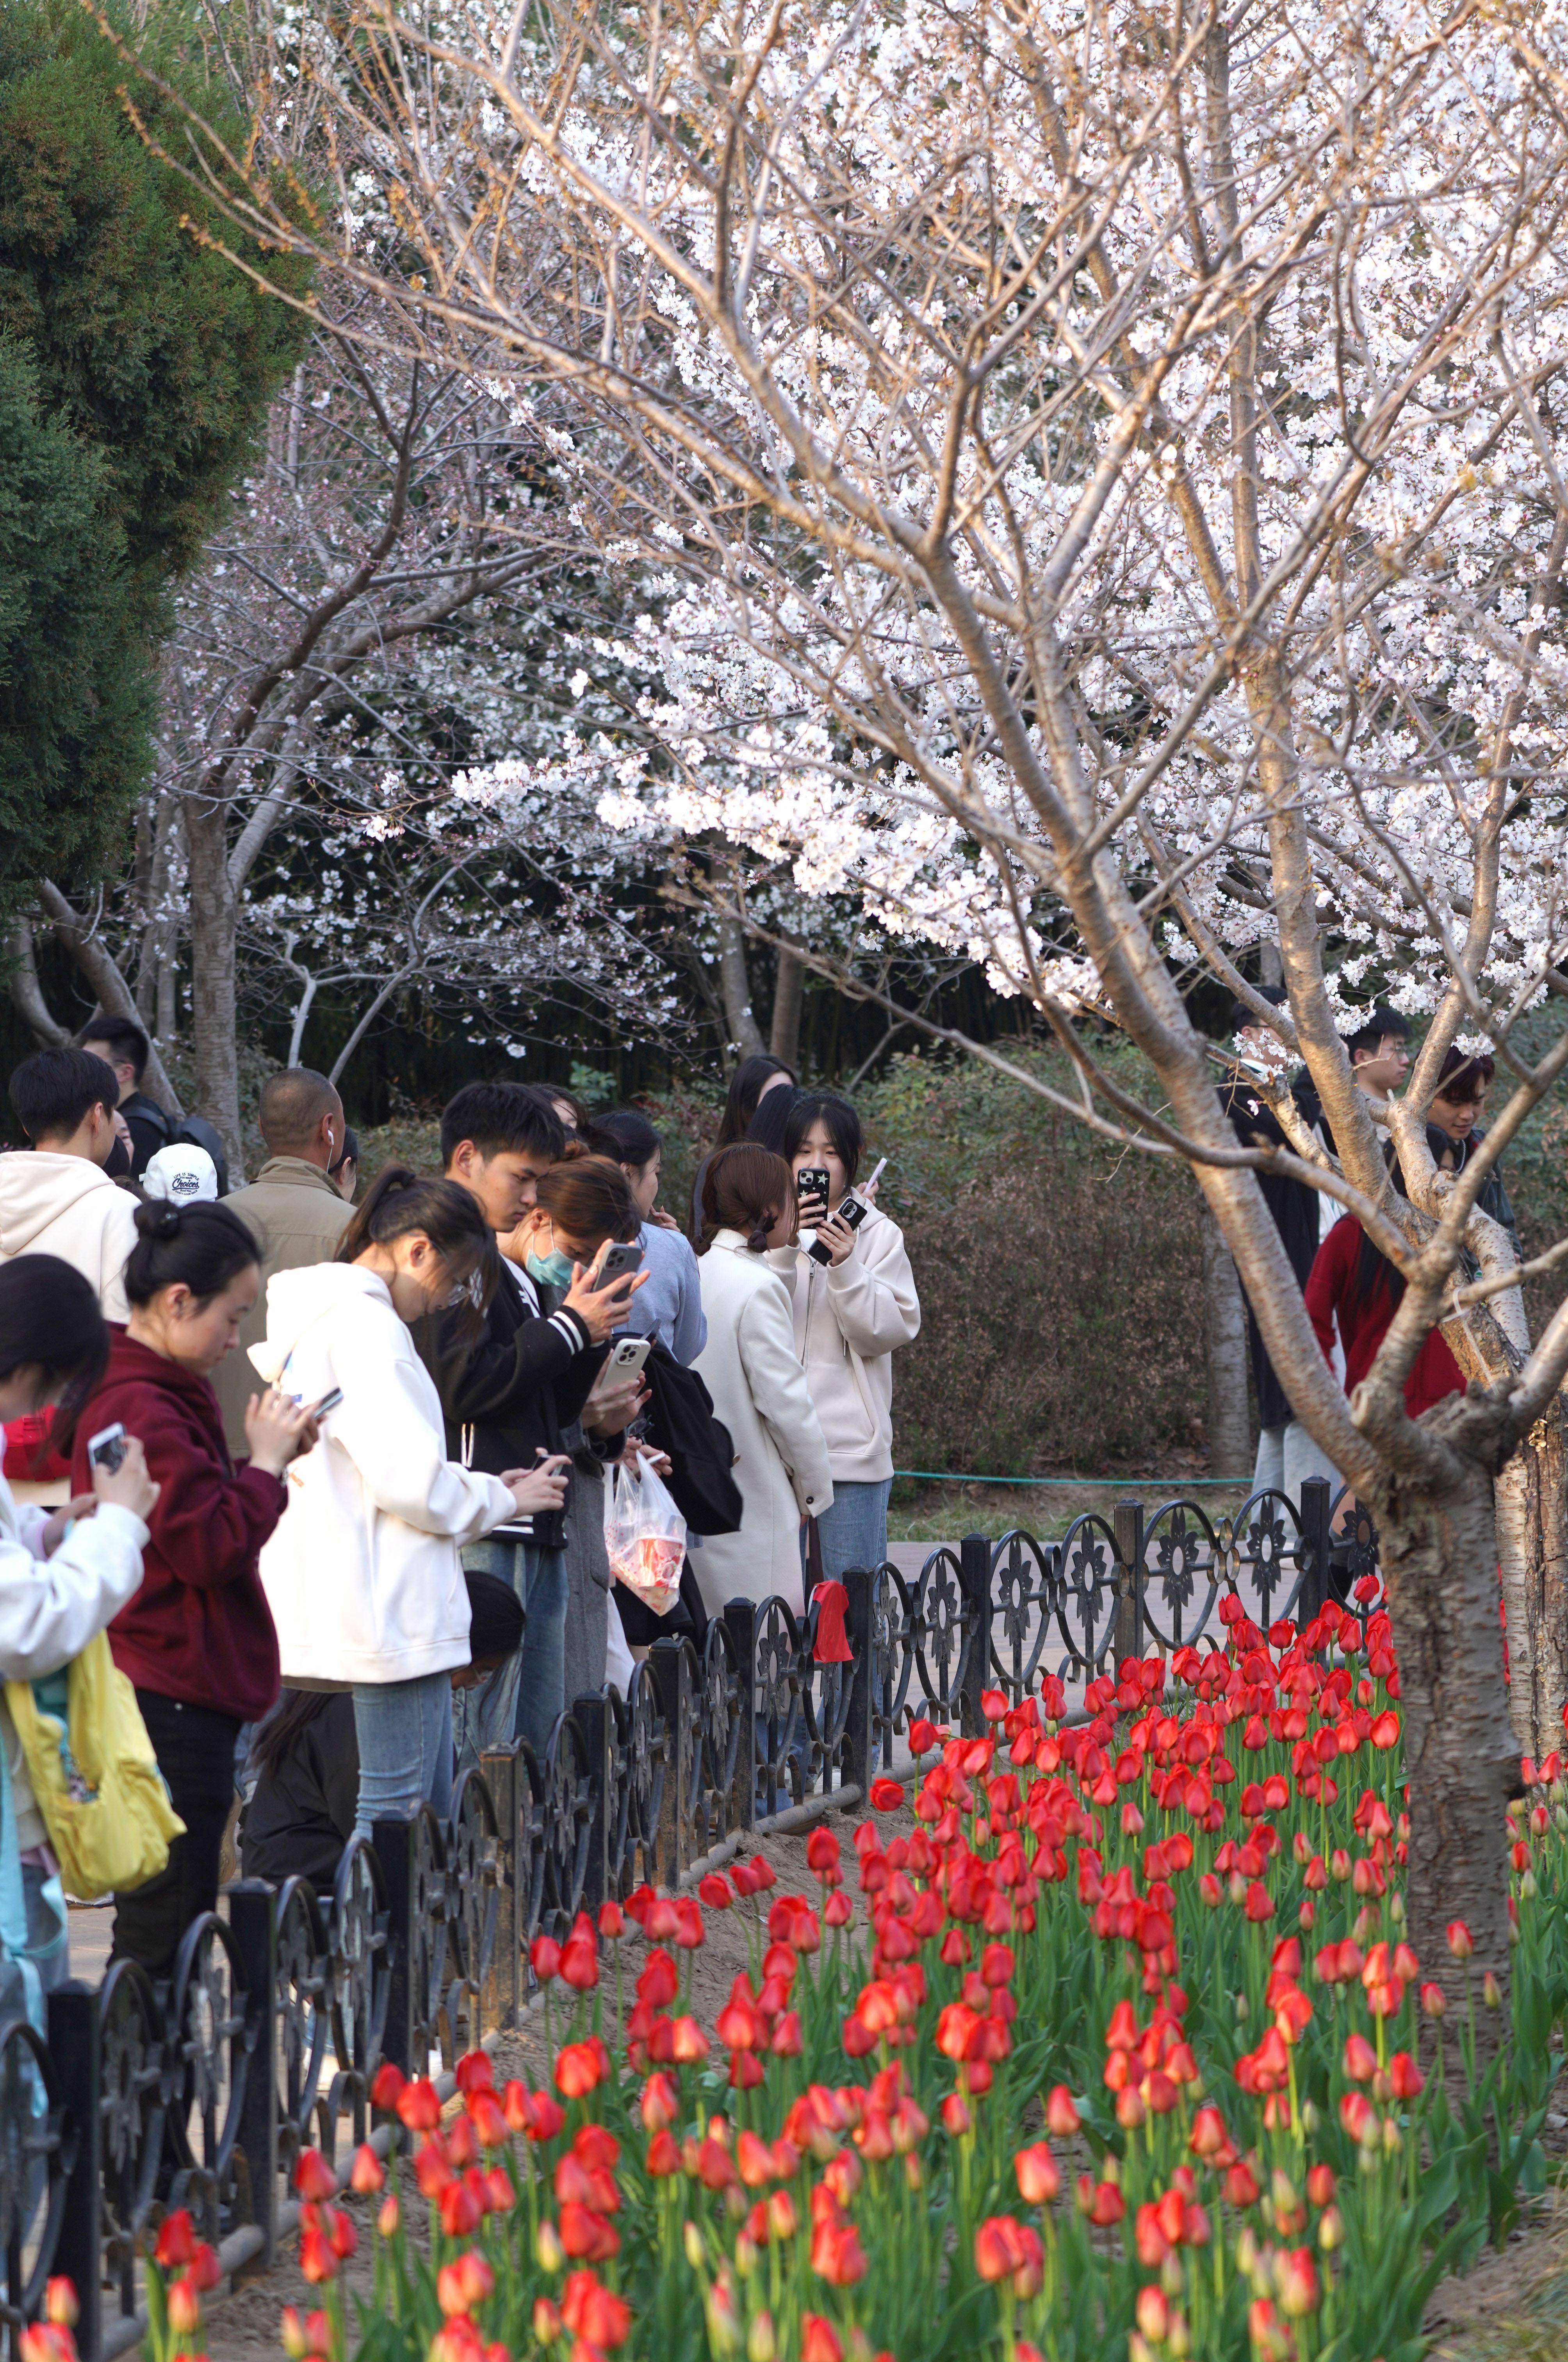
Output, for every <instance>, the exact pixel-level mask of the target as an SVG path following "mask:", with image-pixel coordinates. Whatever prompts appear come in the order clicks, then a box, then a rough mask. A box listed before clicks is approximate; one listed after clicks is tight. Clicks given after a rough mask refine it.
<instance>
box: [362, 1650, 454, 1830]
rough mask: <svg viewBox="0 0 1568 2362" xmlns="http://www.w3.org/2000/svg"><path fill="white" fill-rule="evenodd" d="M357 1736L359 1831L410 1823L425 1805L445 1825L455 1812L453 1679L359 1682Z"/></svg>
mask: <svg viewBox="0 0 1568 2362" xmlns="http://www.w3.org/2000/svg"><path fill="white" fill-rule="evenodd" d="M354 1735H355V1737H356V1739H357V1740H358V1742H359V1809H358V1811H357V1812H356V1814H355V1816H354V1827H355V1828H356V1831H358V1830H363V1831H364V1832H365V1834H366V1835H367V1836H368V1835H369V1833H370V1830H371V1828H372V1827H373V1826H374V1824H375V1823H376V1822H377V1821H411V1820H412V1818H413V1816H414V1815H415V1814H416V1813H417V1812H418V1810H419V1808H420V1805H421V1804H422V1803H428V1804H431V1805H433V1806H434V1807H435V1811H436V1813H437V1815H438V1816H440V1818H441V1819H443V1820H444V1819H445V1817H446V1816H447V1814H448V1813H449V1812H450V1811H451V1810H452V1676H451V1674H450V1673H423V1674H422V1675H421V1676H420V1678H419V1680H418V1681H413V1682H356V1683H355V1684H354Z"/></svg>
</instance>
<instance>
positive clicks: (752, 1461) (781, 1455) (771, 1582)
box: [696, 1141, 833, 1616]
mask: <svg viewBox="0 0 1568 2362" xmlns="http://www.w3.org/2000/svg"><path fill="white" fill-rule="evenodd" d="M794 1236H795V1184H794V1182H793V1180H792V1179H791V1177H790V1170H789V1166H788V1165H787V1164H785V1163H784V1159H783V1157H782V1156H774V1155H773V1154H771V1153H769V1151H768V1150H767V1149H765V1148H757V1147H754V1146H753V1145H752V1144H751V1142H745V1141H742V1142H740V1143H739V1144H738V1145H736V1146H735V1147H733V1148H725V1149H721V1150H720V1151H719V1153H718V1155H717V1156H715V1157H714V1159H713V1160H712V1162H711V1164H709V1165H708V1168H707V1175H706V1176H705V1178H704V1181H703V1241H702V1245H701V1248H700V1249H699V1264H700V1267H701V1272H702V1308H703V1311H704V1312H705V1314H706V1315H707V1344H706V1345H705V1347H704V1348H703V1350H702V1352H701V1353H700V1354H699V1355H698V1356H697V1360H696V1371H697V1374H698V1375H699V1376H700V1377H701V1378H702V1380H703V1382H704V1384H705V1385H707V1390H708V1393H709V1394H710V1395H711V1396H712V1397H713V1408H714V1414H715V1416H716V1417H717V1418H719V1419H721V1420H722V1421H723V1423H724V1425H725V1426H726V1427H727V1428H728V1429H729V1435H730V1440H731V1441H732V1442H733V1444H734V1447H735V1464H734V1474H735V1481H736V1483H737V1484H738V1485H739V1486H740V1494H741V1498H742V1501H743V1502H744V1505H745V1514H744V1516H743V1517H742V1518H741V1521H740V1531H739V1532H738V1533H732V1534H714V1535H709V1536H707V1538H705V1540H704V1542H703V1546H702V1548H701V1550H700V1551H697V1553H696V1579H697V1583H698V1585H699V1587H700V1589H701V1592H702V1600H703V1606H705V1607H706V1608H707V1613H708V1614H709V1615H710V1616H719V1615H722V1613H723V1611H724V1606H725V1603H726V1602H727V1601H728V1600H730V1599H754V1600H759V1601H760V1600H763V1599H766V1598H768V1597H769V1596H770V1595H772V1594H773V1593H774V1592H776V1593H777V1594H778V1595H779V1596H780V1597H781V1598H782V1599H784V1601H785V1603H786V1604H787V1605H788V1606H791V1607H793V1608H794V1609H795V1612H796V1613H797V1614H798V1613H799V1612H800V1610H801V1609H802V1607H803V1606H804V1605H805V1591H804V1584H803V1582H802V1576H801V1563H800V1527H801V1523H802V1520H803V1519H804V1518H807V1517H820V1516H821V1514H822V1512H823V1511H824V1510H825V1509H828V1508H829V1507H831V1506H832V1501H833V1478H832V1473H831V1471H830V1469H829V1466H828V1445H827V1442H826V1440H824V1437H823V1433H822V1428H821V1424H820V1422H819V1421H818V1419H817V1413H816V1410H815V1409H814V1407H813V1406H812V1400H811V1387H810V1383H809V1380H808V1379H807V1376H806V1372H805V1370H804V1369H803V1368H802V1367H801V1364H800V1361H799V1359H798V1357H797V1355H796V1352H795V1323H794V1319H793V1315H792V1312H791V1307H790V1297H789V1290H788V1288H787V1287H786V1286H785V1285H784V1280H783V1278H782V1276H781V1275H780V1274H779V1273H778V1272H777V1271H774V1270H773V1269H771V1268H770V1266H769V1264H768V1251H769V1249H770V1248H781V1247H785V1246H787V1245H788V1244H789V1243H790V1242H791V1240H792V1239H793V1238H794Z"/></svg>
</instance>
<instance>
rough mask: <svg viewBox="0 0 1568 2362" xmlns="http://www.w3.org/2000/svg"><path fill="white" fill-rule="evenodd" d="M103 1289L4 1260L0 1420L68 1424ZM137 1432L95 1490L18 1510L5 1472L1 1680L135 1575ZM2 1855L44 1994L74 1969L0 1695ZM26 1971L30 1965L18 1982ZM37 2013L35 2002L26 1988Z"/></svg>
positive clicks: (13, 1946)
mask: <svg viewBox="0 0 1568 2362" xmlns="http://www.w3.org/2000/svg"><path fill="white" fill-rule="evenodd" d="M108 1352H109V1340H108V1331H107V1330H106V1329H105V1327H104V1316H103V1314H102V1313H101V1312H100V1311H99V1309H98V1303H97V1298H96V1297H95V1296H94V1294H93V1289H92V1288H91V1287H90V1286H89V1285H88V1283H87V1282H86V1281H85V1280H84V1279H83V1278H82V1275H81V1274H80V1273H79V1272H75V1271H72V1270H71V1267H70V1265H69V1264H64V1263H62V1262H60V1259H59V1258H58V1257H57V1256H53V1255H41V1254H40V1255H27V1256H23V1257H21V1258H19V1259H18V1260H17V1261H16V1262H14V1263H11V1264H6V1265H5V1267H4V1269H0V1427H3V1426H5V1425H7V1424H9V1423H10V1422H11V1421H12V1420H14V1419H17V1418H28V1417H31V1416H33V1415H34V1414H36V1413H37V1412H38V1411H39V1410H40V1409H42V1408H43V1407H45V1406H46V1405H58V1406H59V1410H58V1412H57V1417H56V1432H57V1434H60V1435H62V1436H63V1437H64V1440H65V1446H66V1448H67V1449H68V1450H69V1448H70V1443H71V1429H72V1428H73V1427H74V1425H75V1421H76V1418H77V1415H78V1413H79V1412H80V1410H81V1408H82V1405H83V1404H84V1403H85V1402H86V1401H87V1399H88V1396H90V1395H91V1394H92V1393H93V1389H94V1388H95V1386H96V1385H97V1384H98V1381H99V1378H100V1377H101V1375H102V1374H103V1371H104V1363H105V1362H106V1361H107V1359H108ZM158 1492H159V1488H158V1486H157V1485H155V1484H154V1483H153V1481H152V1479H151V1478H150V1477H149V1476H148V1472H147V1461H146V1458H145V1456H144V1454H143V1451H142V1447H141V1445H140V1443H139V1442H137V1440H134V1439H130V1440H127V1445H126V1454H125V1457H124V1459H123V1460H122V1461H121V1463H120V1465H119V1467H118V1468H117V1469H115V1470H114V1471H112V1472H111V1471H110V1470H109V1469H106V1468H95V1469H94V1470H93V1491H92V1492H91V1493H90V1494H88V1495H86V1496H83V1497H82V1498H81V1499H78V1500H73V1501H70V1502H68V1503H66V1504H65V1505H64V1506H63V1507H60V1508H58V1509H56V1510H54V1511H53V1512H52V1514H51V1513H49V1512H48V1511H46V1510H44V1509H41V1508H37V1507H33V1508H18V1507H17V1506H16V1502H15V1500H14V1499H13V1498H12V1495H11V1489H10V1487H9V1485H7V1484H6V1483H5V1478H4V1477H3V1476H0V1681H5V1682H32V1681H40V1680H42V1679H43V1678H44V1677H45V1675H47V1674H49V1673H54V1672H59V1671H60V1667H61V1666H62V1665H67V1664H69V1663H70V1661H71V1658H72V1657H75V1656H79V1655H80V1654H81V1652H82V1650H83V1649H84V1648H85V1647H86V1646H87V1643H88V1641H89V1640H91V1639H92V1638H93V1634H94V1633H96V1632H101V1631H102V1630H103V1629H104V1626H105V1625H106V1624H107V1623H108V1622H109V1621H110V1619H111V1618H112V1617H114V1616H115V1615H116V1614H117V1613H118V1611H119V1610H120V1609H121V1608H122V1607H123V1606H125V1604H126V1601H127V1600H128V1599H129V1598H131V1597H132V1595H134V1593H135V1592H136V1590H137V1585H138V1584H140V1582H141V1572H142V1565H141V1554H142V1545H143V1544H144V1543H145V1542H146V1540H147V1539H148V1527H147V1518H148V1512H149V1511H150V1510H151V1508H152V1507H153V1504H154V1503H155V1502H156V1500H157V1499H158ZM4 1820H9V1821H10V1823H11V1827H3V1830H0V1858H4V1859H6V1860H8V1859H9V1858H10V1856H11V1849H12V1847H13V1845H14V1846H15V1847H16V1852H17V1855H18V1856H19V1866H20V1872H21V1878H20V1887H21V1895H20V1907H21V1913H22V1915H23V1917H24V1920H25V1933H24V1931H23V1930H22V1929H18V1928H16V1926H11V1925H8V1924H4V1923H5V1921H7V1920H8V1919H9V1918H10V1917H11V1916H12V1914H13V1906H14V1905H15V1903H16V1893H15V1887H14V1886H13V1888H12V1892H11V1893H10V1894H9V1895H5V1894H4V1893H0V1946H3V1949H4V1952H5V1956H6V1958H7V1959H8V1961H11V1962H18V1956H19V1955H20V1954H21V1953H22V1952H23V1951H24V1950H25V1951H26V1953H27V1955H29V1956H30V1966H31V1967H32V1968H34V1969H36V1970H37V1971H38V1988H39V1991H40V1992H43V1991H49V1990H50V1989H52V1987H54V1986H55V1985H57V1984H59V1983H60V1982H62V1981H63V1980H64V1979H65V1978H66V1977H67V1976H68V1975H69V1974H70V1947H69V1943H68V1940H67V1936H66V1925H65V1905H64V1899H63V1897H62V1895H61V1893H60V1874H59V1865H58V1864H57V1862H56V1861H55V1859H54V1856H53V1854H52V1852H51V1851H50V1849H49V1833H48V1831H47V1830H46V1828H45V1827H44V1825H43V1821H42V1818H41V1817H40V1816H39V1813H38V1805H37V1803H36V1802H35V1800H34V1796H33V1791H32V1786H31V1783H30V1782H29V1781H28V1778H27V1764H26V1761H25V1760H24V1758H23V1755H22V1750H21V1746H20V1743H19V1741H18V1739H17V1738H16V1726H15V1724H14V1723H13V1722H12V1720H11V1716H10V1713H9V1710H8V1709H7V1707H6V1705H5V1699H4V1697H3V1696H0V1823H3V1822H4ZM16 1981H18V1980H13V1979H12V1978H11V1977H10V1976H9V1974H7V1975H6V1976H5V1978H4V1983H6V1984H10V1983H14V1982H16ZM19 1981H20V1983H21V1984H23V1985H24V1986H25V1984H26V1983H27V1981H29V1980H27V1975H26V1966H25V1965H23V1966H22V1967H21V1976H20V1979H19ZM23 1999H24V2005H25V2006H26V2005H27V2003H32V2004H33V2006H32V2007H29V2009H28V2014H34V2009H35V2008H36V2007H37V2006H38V2003H37V2001H36V1999H35V1997H34V1996H31V1995H26V1994H24V1995H23Z"/></svg>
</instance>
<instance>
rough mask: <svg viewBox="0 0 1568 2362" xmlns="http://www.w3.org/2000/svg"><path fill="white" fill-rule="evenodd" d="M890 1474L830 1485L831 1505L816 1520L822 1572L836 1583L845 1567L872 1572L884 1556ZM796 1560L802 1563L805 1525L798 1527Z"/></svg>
mask: <svg viewBox="0 0 1568 2362" xmlns="http://www.w3.org/2000/svg"><path fill="white" fill-rule="evenodd" d="M892 1490H893V1479H892V1477H891V1476H883V1477H881V1478H879V1479H878V1481H877V1482H876V1483H875V1484H874V1485H840V1484H839V1482H838V1480H837V1479H835V1480H834V1485H833V1506H832V1507H831V1508H830V1509H824V1510H823V1512H822V1515H821V1516H820V1517H819V1518H817V1534H818V1536H819V1537H820V1539H821V1542H822V1572H823V1574H824V1576H825V1577H826V1578H827V1580H828V1582H829V1583H837V1582H838V1581H839V1577H840V1576H841V1575H842V1574H843V1573H844V1572H845V1570H846V1569H847V1568H849V1567H864V1568H866V1569H867V1570H868V1571H869V1572H874V1571H875V1569H876V1568H878V1567H879V1566H880V1565H881V1564H882V1562H883V1559H884V1558H885V1557H886V1556H887V1496H888V1495H889V1494H890V1493H891V1492H892ZM800 1562H801V1564H802V1566H803V1567H804V1565H805V1564H806V1528H805V1527H804V1526H802V1528H801V1529H800Z"/></svg>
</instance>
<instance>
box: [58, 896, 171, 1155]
mask: <svg viewBox="0 0 1568 2362" xmlns="http://www.w3.org/2000/svg"><path fill="white" fill-rule="evenodd" d="M38 900H39V902H40V904H41V905H42V907H43V910H44V912H45V915H46V916H47V917H48V919H49V924H50V925H51V927H52V928H53V930H54V936H55V941H56V942H57V943H59V944H63V945H64V947H65V949H66V950H67V951H68V952H69V953H70V955H71V958H72V959H73V960H74V961H75V962H76V965H77V966H78V967H79V968H80V969H81V971H82V975H83V976H84V977H86V979H87V981H88V983H89V984H90V985H91V986H92V988H93V992H94V993H95V994H96V996H97V1000H98V1006H99V1008H100V1009H102V1010H104V1011H105V1013H106V1014H107V1015H109V1016H112V1017H133V1018H134V1017H136V1016H137V1005H136V999H135V997H134V995H133V994H132V991H131V988H130V986H129V985H128V984H127V983H126V979H125V977H123V976H122V975H121V974H120V970H119V966H118V963H117V962H116V961H115V957H114V955H113V954H112V953H111V952H110V950H109V949H108V947H107V945H106V944H104V941H103V939H102V937H101V936H100V935H98V934H97V933H96V932H95V931H94V929H93V927H92V926H91V925H90V924H89V923H88V922H87V921H86V920H85V919H84V918H83V917H82V914H81V912H80V911H76V910H73V909H72V907H71V903H70V902H69V901H68V900H67V899H66V897H65V896H64V895H63V894H62V893H61V892H60V888H59V887H58V886H57V885H56V884H55V883H54V880H53V879H52V878H50V877H40V878H39V879H38ZM137 1022H138V1023H139V1022H140V1020H139V1018H138V1019H137ZM143 1079H144V1080H145V1082H146V1084H147V1087H148V1090H149V1091H150V1092H151V1094H152V1096H153V1098H155V1099H157V1100H158V1102H159V1105H160V1106H162V1107H165V1108H167V1109H169V1112H170V1115H177V1116H178V1115H183V1114H184V1112H185V1109H184V1108H183V1106H182V1105H181V1098H180V1094H179V1092H178V1091H177V1090H176V1089H175V1087H174V1086H173V1084H172V1083H171V1082H170V1079H169V1076H168V1075H167V1073H166V1072H165V1070H164V1065H163V1061H162V1059H161V1058H160V1057H159V1054H158V1046H157V1044H156V1043H153V1044H151V1045H150V1046H149V1048H148V1054H147V1073H146V1075H145V1076H144V1077H143Z"/></svg>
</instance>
